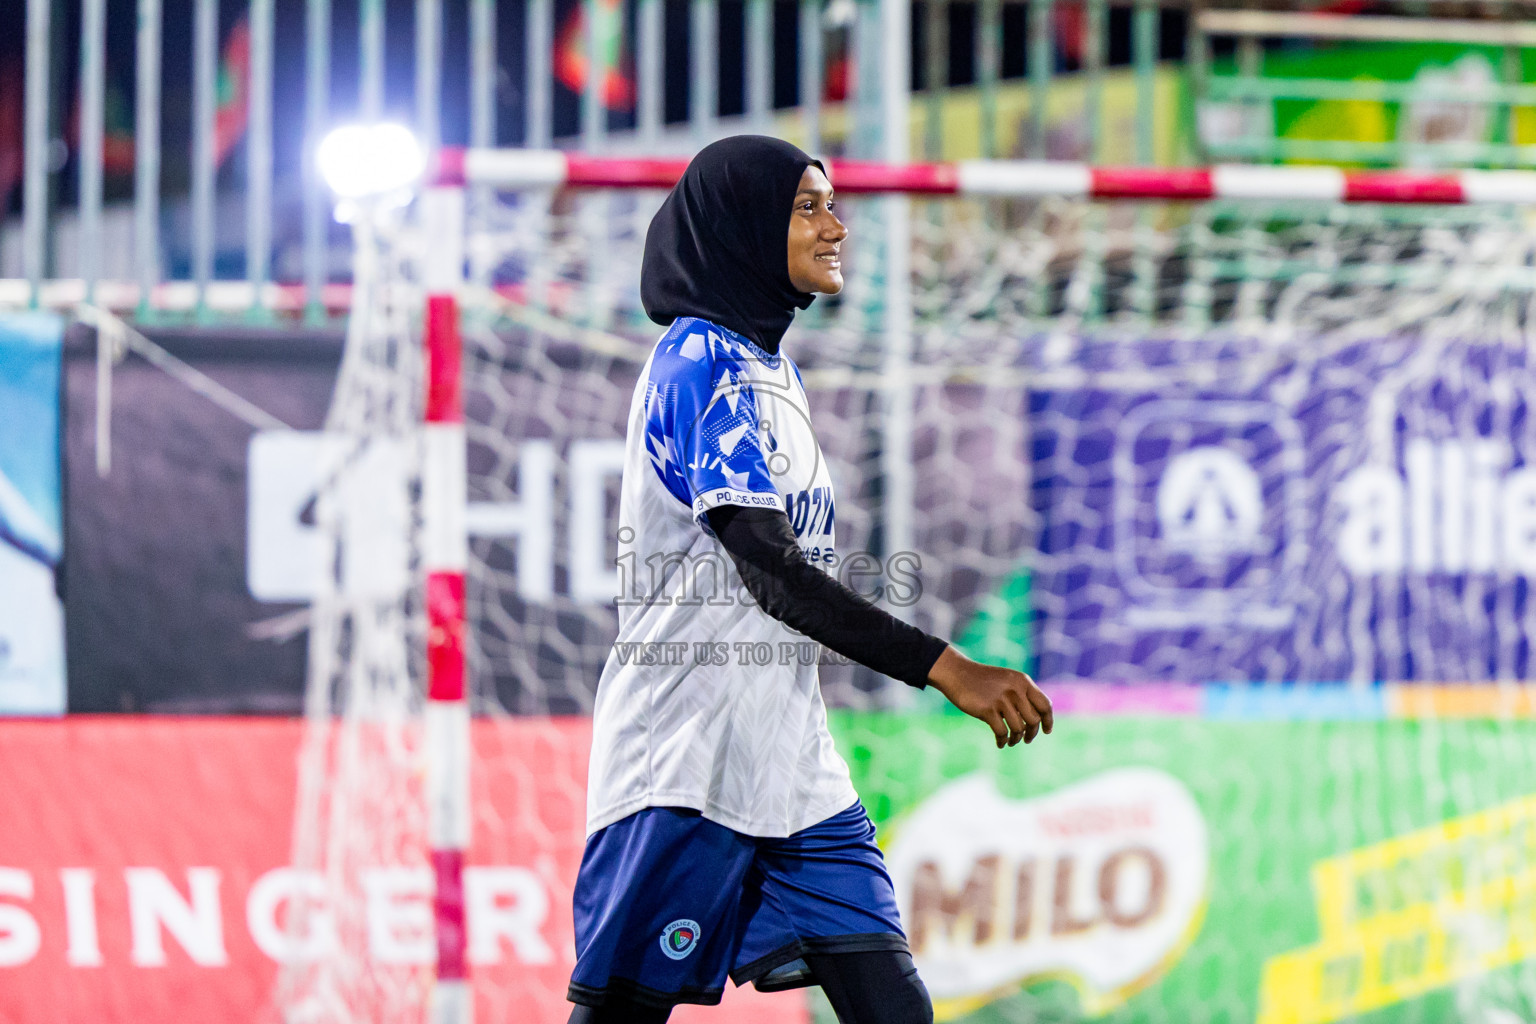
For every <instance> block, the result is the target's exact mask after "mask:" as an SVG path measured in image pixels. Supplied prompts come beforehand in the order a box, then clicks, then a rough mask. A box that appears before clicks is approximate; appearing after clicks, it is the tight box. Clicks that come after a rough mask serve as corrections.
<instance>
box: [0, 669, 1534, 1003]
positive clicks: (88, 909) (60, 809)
mask: <svg viewBox="0 0 1536 1024" xmlns="http://www.w3.org/2000/svg"><path fill="white" fill-rule="evenodd" d="M1052 694H1053V697H1054V698H1055V700H1056V706H1057V709H1058V717H1057V727H1056V731H1055V733H1054V734H1053V735H1051V736H1048V737H1043V738H1041V739H1040V740H1039V741H1037V742H1036V743H1034V744H1033V745H1031V746H1029V747H1017V748H1013V749H1010V750H1005V751H998V750H996V749H994V748H993V746H992V742H991V735H990V733H989V732H988V731H987V730H986V728H985V727H984V726H982V725H980V724H979V723H977V722H975V721H973V720H971V719H968V718H964V717H962V716H959V715H958V714H955V715H928V714H909V715H881V714H865V713H853V712H837V713H834V715H833V720H832V727H833V731H834V734H835V736H836V738H837V741H838V744H839V747H840V749H841V750H842V752H843V754H844V756H845V758H846V759H847V761H848V763H849V765H850V767H851V769H852V771H853V776H854V783H855V786H856V787H857V788H858V790H859V792H860V795H861V797H862V799H863V801H864V804H865V806H866V807H867V808H868V810H869V812H870V814H871V816H872V817H873V818H874V820H875V821H876V823H877V825H878V827H879V830H880V834H879V838H880V842H881V845H882V848H883V849H884V851H885V856H886V859H887V863H888V866H889V869H890V872H891V877H892V879H893V881H894V883H895V885H896V891H897V898H898V900H899V902H900V905H901V913H902V919H903V922H904V923H905V926H906V929H907V933H908V937H909V940H910V943H911V946H912V949H913V952H914V954H915V956H916V959H917V963H918V966H919V967H920V968H921V970H922V973H923V977H924V980H925V982H926V984H927V986H928V988H929V990H930V992H931V993H932V995H933V997H934V1000H935V1005H936V1008H937V1014H938V1019H939V1020H941V1021H954V1020H961V1021H966V1022H968V1024H990V1022H998V1024H1001V1022H1006V1021H1025V1020H1029V1021H1037V1020H1051V1021H1058V1022H1066V1021H1087V1020H1097V1021H1106V1022H1110V1024H1130V1022H1132V1021H1136V1022H1163V1021H1167V1022H1173V1021H1178V1022H1180V1024H1204V1022H1211V1024H1216V1022H1222V1024H1331V1022H1335V1021H1345V1020H1351V1021H1354V1020H1370V1021H1376V1022H1380V1024H1388V1022H1394V1024H1396V1022H1401V1024H1430V1022H1436V1024H1438V1022H1443V1021H1449V1020H1456V1021H1462V1022H1484V1024H1498V1022H1500V1021H1509V1020H1520V1019H1526V1017H1525V1016H1521V1014H1525V1015H1526V1016H1528V1015H1529V1010H1530V1007H1531V1006H1532V1005H1533V1002H1532V999H1533V997H1536V782H1533V780H1536V699H1533V697H1536V695H1533V694H1532V693H1531V692H1530V691H1529V690H1525V689H1519V688H1504V689H1503V690H1502V691H1499V690H1497V689H1496V688H1488V687H1479V688H1426V687H1417V686H1416V687H1402V688H1389V687H1381V688H1364V689H1355V688H1347V687H1320V688H1305V687H1297V688H1274V687H1270V688H1264V689H1250V688H1247V687H1147V686H1142V687H1104V686H1085V685H1078V686H1062V687H1056V688H1054V689H1053V691H1052ZM302 729H303V725H302V723H300V722H297V721H292V720H270V719H269V720H262V719H224V718H143V717H137V716H111V717H74V718H69V719H65V720H63V721H57V722H32V721H29V722H12V723H10V724H0V778H5V779H9V780H13V784H12V785H11V787H10V789H9V795H8V797H7V799H6V800H4V801H0V1019H3V1020H5V1021H7V1022H11V1024H34V1022H36V1024H42V1022H49V1024H52V1022H55V1021H61V1020H70V1021H73V1020H133V1021H142V1022H147V1024H149V1022H158V1021H173V1020H174V1021H180V1020H188V1019H200V1020H219V1021H253V1022H262V1024H266V1022H273V1024H275V1017H274V1014H273V1011H272V1010H271V1006H272V992H273V985H274V981H275V978H276V976H277V972H278V969H279V967H280V966H281V965H282V964H283V963H285V962H289V961H290V960H291V959H292V958H294V957H300V956H303V955H305V951H306V950H312V949H314V948H315V947H314V942H315V941H318V939H317V936H318V934H319V932H318V931H317V932H316V933H315V934H300V935H294V934H290V933H289V931H288V930H287V926H286V922H287V906H288V900H289V899H290V898H291V897H292V896H293V895H294V894H295V893H297V892H305V891H309V890H308V886H309V885H310V883H311V880H310V879H308V878H306V877H304V876H303V875H302V873H301V872H296V871H294V870H293V869H291V868H290V867H288V865H289V863H290V855H291V838H290V837H291V835H292V822H293V808H294V792H295V781H296V780H295V764H296V760H297V755H298V752H299V744H300V739H301V733H302ZM590 743H591V724H590V720H588V719H585V718H554V719H550V718H522V719H497V720H490V719H482V720H477V721H476V723H475V726H474V762H473V766H472V779H473V791H474V822H475V824H474V841H473V845H472V847H471V849H470V852H469V858H468V872H467V874H466V901H467V923H468V930H469V948H470V962H471V974H472V976H473V979H474V986H475V993H476V1019H477V1020H481V1021H508V1022H511V1021H517V1022H528V1024H546V1022H547V1024H563V1022H564V1021H565V1019H566V1017H567V1015H568V1014H569V1007H568V1004H566V1002H565V985H566V981H567V979H568V977H569V971H570V967H571V961H572V926H571V909H570V907H571V887H572V885H573V882H574V879H575V873H576V867H577V864H578V863H579V860H580V856H581V850H582V845H583V825H582V822H583V818H584V803H585V792H584V791H585V785H584V780H585V776H586V764H587V756H588V749H589V746H590ZM18 780H19V784H18ZM368 834H369V832H368V830H367V828H366V827H363V826H360V827H359V831H358V835H359V837H362V840H363V841H364V842H366V836H367V835H368ZM425 858H426V853H425V848H424V843H423V846H422V848H421V849H420V850H417V851H414V852H409V851H408V852H406V853H403V854H402V853H401V852H400V851H398V850H396V851H395V852H394V853H393V854H392V855H386V854H384V853H383V852H381V853H380V855H379V857H378V864H377V865H376V866H375V867H365V868H363V869H361V870H362V874H363V875H364V876H365V877H362V878H360V879H359V883H360V884H359V885H358V886H357V891H358V892H359V893H363V894H366V896H365V897H360V898H363V899H364V902H365V903H366V905H365V906H363V907H362V908H361V917H362V919H363V920H364V921H365V922H366V926H367V927H366V932H367V936H368V938H367V943H366V945H367V949H368V952H367V954H366V956H367V957H368V958H369V959H370V960H373V961H376V962H377V963H379V964H389V965H396V966H394V967H392V968H391V969H395V970H397V969H398V965H400V964H418V965H419V966H420V969H421V970H422V971H423V972H426V971H427V970H428V969H429V965H430V964H431V962H432V958H433V954H434V950H435V946H434V944H433V942H432V941H431V927H432V924H431V922H432V917H431V914H430V904H429V902H428V900H429V896H430V881H429V879H430V872H429V871H428V869H427V867H426V859H425ZM358 966H359V968H360V969H363V970H366V969H367V964H366V963H363V964H359V965H358ZM423 977H425V973H424V974H423ZM1522 1000H1523V1001H1522ZM807 1012H808V1011H807V1002H806V999H805V997H804V994H803V993H789V994H776V995H772V996H764V995H760V994H757V993H755V991H753V990H751V989H750V988H749V989H746V990H737V989H734V988H730V989H728V990H727V995H726V1005H725V1006H724V1007H723V1008H721V1009H720V1010H718V1011H716V1012H710V1011H708V1010H699V1009H683V1010H680V1011H679V1012H678V1013H677V1014H676V1015H674V1018H673V1019H674V1020H676V1021H679V1022H680V1024H702V1022H704V1021H708V1020H730V1021H733V1022H746V1024H807V1021H808V1018H807Z"/></svg>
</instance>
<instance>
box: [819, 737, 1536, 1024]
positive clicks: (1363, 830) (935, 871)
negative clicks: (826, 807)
mask: <svg viewBox="0 0 1536 1024" xmlns="http://www.w3.org/2000/svg"><path fill="white" fill-rule="evenodd" d="M833 730H834V733H835V734H836V736H837V740H838V745H839V748H840V749H841V750H842V751H843V753H844V755H845V756H846V757H847V759H848V762H849V765H850V767H851V768H852V770H853V775H854V784H855V785H856V786H857V788H858V790H859V793H860V794H861V795H862V797H863V799H864V803H865V806H866V807H867V808H868V809H869V811H870V814H871V815H872V816H873V817H874V819H875V822H876V824H877V825H878V826H879V828H880V842H881V846H882V848H883V850H884V851H885V854H886V859H887V863H888V865H889V866H890V870H891V875H892V879H893V881H894V882H895V883H896V889H897V895H898V899H899V900H900V902H901V908H902V915H903V920H904V921H905V923H906V925H907V930H908V935H909V939H910V940H911V944H912V947H913V952H914V955H915V957H916V959H917V962H918V966H919V968H920V969H921V970H922V973H923V977H924V980H925V981H926V983H927V984H928V987H929V990H930V992H931V993H932V995H933V996H934V1002H935V1008H936V1012H937V1017H938V1019H939V1020H941V1021H948V1020H960V1019H963V1020H965V1021H968V1022H973V1024H981V1022H992V1021H998V1022H1001V1021H1018V1022H1023V1021H1031V1022H1040V1021H1070V1020H1081V1019H1097V1020H1107V1021H1114V1022H1121V1021H1124V1022H1132V1021H1137V1022H1140V1021H1178V1022H1180V1024H1183V1022H1203V1021H1211V1022H1223V1024H1242V1022H1258V1024H1326V1022H1330V1021H1341V1020H1350V1021H1383V1022H1384V1021H1422V1022H1426V1024H1428V1022H1443V1021H1486V1022H1488V1024H1494V1022H1515V1021H1528V1020H1533V1019H1536V721H1531V720H1528V719H1527V720H1514V719H1511V720H1502V721H1495V720H1488V719H1448V720H1437V719H1423V720H1409V719H1375V720H1343V721H1318V720H1294V719H1293V720H1285V719H1281V720H1259V721H1255V720H1218V719H1212V718H1205V717H1172V716H1170V717H1162V716H1146V717H1113V716H1110V717H1079V716H1064V717H1063V718H1062V719H1060V720H1059V721H1058V724H1057V728H1056V732H1055V734H1054V735H1052V736H1048V737H1042V738H1041V739H1040V740H1039V741H1037V742H1036V743H1034V744H1032V745H1031V746H1028V747H1025V746H1020V747H1017V748H1014V749H1011V750H1006V751H998V750H996V749H994V748H993V746H992V740H991V735H990V733H989V731H988V730H987V729H986V727H984V726H982V725H981V724H980V723H977V722H974V721H971V720H969V719H965V718H960V717H957V716H953V715H907V716H900V715H863V714H852V713H843V714H837V715H834V716H833Z"/></svg>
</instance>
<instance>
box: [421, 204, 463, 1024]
mask: <svg viewBox="0 0 1536 1024" xmlns="http://www.w3.org/2000/svg"><path fill="white" fill-rule="evenodd" d="M422 223H423V228H424V230H425V232H426V234H427V236H428V238H429V239H430V241H429V243H428V246H427V250H426V254H425V257H426V258H425V264H424V267H423V285H424V287H425V290H426V309H425V314H424V316H423V329H422V343H423V350H424V351H423V355H424V361H425V376H426V404H425V409H424V417H423V418H424V420H425V430H424V444H423V452H422V456H423V461H422V471H421V482H422V519H423V524H422V525H423V544H422V563H423V565H422V568H423V571H424V572H425V574H426V615H427V644H426V646H427V703H426V709H425V715H426V731H427V744H426V755H427V830H428V846H429V849H430V852H431V859H432V880H433V890H432V891H433V897H432V910H433V915H432V916H433V921H434V922H435V924H436V931H437V964H436V983H435V985H434V987H433V992H432V1008H431V1013H430V1020H431V1021H433V1022H435V1024H465V1022H467V1021H469V1020H470V1018H471V1014H472V1008H473V1006H472V1002H471V1000H470V995H469V987H468V984H469V983H468V958H467V955H466V953H467V946H468V941H467V936H468V932H467V930H466V927H465V920H464V855H465V852H466V851H467V850H468V849H469V835H470V819H471V811H470V795H469V762H470V732H469V701H468V694H467V692H466V689H465V658H464V643H465V614H464V612H465V579H464V573H465V569H466V567H467V564H468V560H469V549H468V537H467V534H466V533H465V503H466V481H465V442H464V394H463V343H462V340H461V336H460V331H459V303H458V294H457V293H458V288H459V285H460V284H461V283H462V280H463V277H464V244H463V238H464V195H463V192H462V191H461V190H459V189H452V188H434V189H429V190H428V191H427V192H426V194H425V195H424V196H423V198H422Z"/></svg>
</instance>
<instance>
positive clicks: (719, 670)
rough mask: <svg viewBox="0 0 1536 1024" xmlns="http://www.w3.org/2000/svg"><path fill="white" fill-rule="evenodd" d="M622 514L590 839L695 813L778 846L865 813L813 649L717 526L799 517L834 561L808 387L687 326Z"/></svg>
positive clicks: (660, 346) (771, 363)
mask: <svg viewBox="0 0 1536 1024" xmlns="http://www.w3.org/2000/svg"><path fill="white" fill-rule="evenodd" d="M625 444H626V450H625V464H624V479H623V486H622V492H621V498H620V507H619V532H618V564H619V575H620V580H621V587H622V593H621V595H620V599H619V635H618V638H617V641H616V642H615V644H614V649H613V651H612V653H610V655H609V657H608V662H607V664H606V666H605V667H604V669H603V675H602V680H601V682H600V684H599V686H598V690H597V703H596V708H595V711H594V722H593V742H592V761H591V769H590V775H589V779H588V788H587V832H588V834H589V835H591V834H592V833H594V832H597V831H598V830H599V829H602V828H603V827H604V826H606V825H609V824H611V823H613V822H616V821H619V820H620V819H622V818H624V817H626V816H628V815H630V814H633V813H635V812H636V811H638V810H640V809H642V808H645V807H687V808H693V809H694V810H697V811H699V812H700V813H701V814H702V815H703V816H704V817H705V818H706V819H708V820H710V821H714V822H717V823H719V824H721V825H724V826H726V827H727V828H729V829H732V830H734V831H737V832H740V833H744V834H746V835H750V836H760V837H782V836H788V835H790V834H791V833H794V832H798V831H800V830H801V829H804V828H806V827H808V826H811V825H814V824H816V823H817V822H820V821H823V820H825V819H827V818H829V817H831V816H832V815H835V814H837V813H838V812H840V811H843V810H845V809H847V808H848V807H850V806H852V805H853V803H854V801H855V800H856V795H855V793H854V791H853V786H852V784H851V783H850V781H849V778H848V767H847V765H846V764H845V763H844V762H843V759H842V758H841V757H840V756H839V755H838V753H837V751H836V750H835V749H834V748H833V745H832V737H831V735H830V734H829V733H828V731H827V721H826V717H827V716H826V709H825V706H824V705H823V704H822V699H821V688H820V683H819V680H818V676H817V666H816V657H815V651H814V645H811V644H810V642H809V641H808V640H807V639H806V638H805V637H804V636H801V635H800V634H798V633H794V632H792V631H791V630H789V629H788V628H786V627H785V626H784V625H783V624H781V623H780V622H779V621H778V620H776V619H774V618H772V617H771V616H769V615H768V614H767V613H766V612H764V611H763V610H762V609H761V608H760V607H759V606H758V604H757V602H756V601H755V600H753V598H752V597H751V595H750V594H748V593H747V591H746V589H745V587H744V586H743V585H742V583H741V580H740V577H739V576H738V575H737V573H736V571H735V568H734V566H733V564H732V562H731V559H730V557H729V556H728V555H727V554H726V552H725V550H724V548H723V547H721V545H720V543H719V542H718V541H717V540H716V539H715V537H714V536H713V534H711V533H710V531H709V529H708V527H707V523H706V522H705V518H704V517H705V513H707V512H708V511H709V510H710V509H712V508H715V507H717V506H720V505H740V506H744V507H747V508H775V509H780V510H783V511H785V512H786V513H788V515H789V517H790V521H791V523H792V524H793V526H794V530H795V534H796V536H797V538H798V540H799V543H800V548H801V550H802V551H803V552H804V554H805V557H806V559H807V560H808V561H810V562H811V563H812V564H816V565H828V564H830V563H831V562H833V561H835V541H834V524H835V503H834V500H833V492H832V479H831V477H830V475H829V474H828V472H827V466H826V462H825V460H824V459H823V458H822V454H821V448H820V446H819V445H818V444H817V441H816V435H815V433H814V432H813V431H812V429H811V423H810V410H809V407H808V405H807V402H806V396H805V387H804V384H803V383H802V381H801V379H800V372H799V370H797V369H796V368H795V365H794V363H793V362H792V361H791V360H790V359H789V358H788V357H787V356H785V355H783V354H782V353H781V354H778V355H773V356H770V355H768V354H767V353H765V352H764V351H763V350H762V349H759V348H758V347H757V346H755V345H754V344H752V343H751V342H750V341H748V340H747V339H746V338H744V337H742V336H741V335H739V334H736V333H734V332H732V331H729V330H726V329H725V328H722V327H720V326H718V325H716V324H713V323H710V322H708V321H705V320H699V319H694V318H681V319H679V320H677V321H676V322H674V323H673V324H672V326H671V328H670V329H669V330H668V331H667V332H666V334H664V335H663V336H662V338H661V340H660V341H659V342H658V343H657V346H656V348H655V350H654V351H653V352H652V353H651V358H650V360H649V361H648V362H647V364H646V366H645V369H644V370H643V371H642V373H641V376H640V380H639V382H638V383H637V385H636V388H635V395H634V399H633V401H632V402H631V405H630V413H629V427H628V435H627V439H626V442H625Z"/></svg>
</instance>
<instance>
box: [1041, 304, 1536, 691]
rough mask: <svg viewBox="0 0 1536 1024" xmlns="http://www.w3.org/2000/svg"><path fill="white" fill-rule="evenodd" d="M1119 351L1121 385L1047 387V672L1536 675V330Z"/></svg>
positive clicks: (1318, 677) (1217, 677)
mask: <svg viewBox="0 0 1536 1024" xmlns="http://www.w3.org/2000/svg"><path fill="white" fill-rule="evenodd" d="M1109 347H1110V346H1109V345H1108V344H1105V345H1102V346H1098V348H1099V349H1102V350H1104V354H1106V357H1107V354H1108V350H1109ZM1093 356H1094V350H1093V349H1092V348H1088V347H1085V358H1093ZM1114 358H1117V359H1120V360H1124V361H1127V362H1131V363H1134V364H1135V366H1136V372H1134V373H1127V374H1125V378H1126V379H1127V380H1128V381H1129V383H1127V384H1125V385H1123V386H1121V387H1118V388H1115V389H1110V388H1107V387H1100V388H1085V389H1080V390H1061V391H1037V392H1035V393H1033V394H1032V395H1031V396H1030V412H1029V422H1030V425H1031V428H1032V434H1031V437H1030V440H1029V445H1030V459H1031V473H1030V477H1031V480H1030V488H1031V500H1030V504H1031V507H1032V508H1033V509H1034V510H1035V511H1036V513H1037V515H1038V516H1039V524H1040V528H1039V533H1038V541H1037V549H1038V550H1037V552H1032V553H1031V554H1030V555H1029V558H1030V560H1031V562H1032V565H1033V566H1034V568H1035V572H1034V575H1033V579H1032V587H1031V591H1030V600H1031V601H1032V602H1033V611H1034V614H1035V617H1036V629H1037V630H1038V634H1037V640H1038V645H1037V650H1038V656H1039V674H1040V676H1041V677H1042V678H1047V679H1061V678H1073V677H1076V678H1092V679H1099V680H1105V681H1114V680H1138V679H1140V680H1147V679H1160V680H1166V681H1170V682H1183V681H1218V682H1219V681H1230V680H1270V681H1275V682H1283V681H1296V680H1300V681H1321V682H1329V681H1337V680H1346V679H1347V680H1354V681H1357V682H1363V683H1369V682H1371V681H1374V680H1423V681H1428V682H1435V681H1445V682H1454V681H1464V680H1496V679H1523V678H1527V677H1529V675H1530V674H1531V672H1532V670H1533V666H1532V662H1531V641H1532V639H1533V637H1532V630H1531V622H1532V618H1531V613H1532V604H1531V581H1532V579H1533V578H1536V462H1533V461H1532V460H1533V459H1536V416H1533V415H1532V409H1531V406H1530V399H1529V396H1530V395H1532V394H1533V393H1536V367H1533V366H1532V365H1531V364H1530V361H1529V354H1528V353H1527V352H1526V350H1525V349H1523V348H1521V347H1518V346H1511V345H1504V344H1502V343H1500V342H1498V341H1496V340H1488V341H1482V340H1479V339H1475V338H1468V337H1464V336H1461V335H1457V334H1448V335H1447V336H1444V337H1441V336H1436V337H1420V336H1412V337H1402V338H1370V339H1366V340H1360V339H1354V338H1347V339H1344V340H1343V341H1342V342H1340V341H1333V342H1327V343H1325V342H1323V341H1319V342H1318V344H1317V346H1316V348H1315V349H1313V350H1311V351H1309V352H1307V353H1305V354H1304V355H1302V354H1300V353H1298V352H1297V351H1280V350H1278V349H1277V350H1274V351H1273V352H1271V353H1270V354H1268V355H1266V354H1265V352H1264V350H1263V347H1262V345H1261V344H1260V343H1257V342H1219V341H1209V342H1199V343H1195V342H1185V343H1174V342H1166V343H1158V342H1152V341H1148V342H1145V343H1141V344H1137V345H1128V344H1124V343H1122V344H1121V346H1120V350H1119V351H1118V353H1117V354H1115V356H1114ZM1138 378H1143V379H1145V381H1146V384H1145V385H1144V386H1142V385H1138V384H1136V383H1135V381H1136V380H1137V379H1138ZM1159 381H1162V382H1163V385H1164V386H1161V387H1159V386H1157V382H1159Z"/></svg>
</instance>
